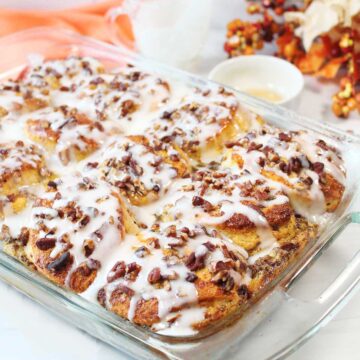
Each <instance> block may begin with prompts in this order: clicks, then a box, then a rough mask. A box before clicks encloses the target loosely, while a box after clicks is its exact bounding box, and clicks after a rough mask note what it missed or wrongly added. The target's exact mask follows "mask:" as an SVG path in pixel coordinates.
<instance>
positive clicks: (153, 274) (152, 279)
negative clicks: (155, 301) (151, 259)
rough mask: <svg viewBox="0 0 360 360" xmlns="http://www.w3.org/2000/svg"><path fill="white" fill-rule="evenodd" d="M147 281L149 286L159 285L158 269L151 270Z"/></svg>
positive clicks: (159, 274)
mask: <svg viewBox="0 0 360 360" xmlns="http://www.w3.org/2000/svg"><path fill="white" fill-rule="evenodd" d="M147 280H148V282H149V283H150V284H151V285H154V284H157V283H159V282H160V281H161V280H162V276H161V271H160V268H159V267H155V268H153V269H152V270H151V271H150V272H149V275H148V278H147Z"/></svg>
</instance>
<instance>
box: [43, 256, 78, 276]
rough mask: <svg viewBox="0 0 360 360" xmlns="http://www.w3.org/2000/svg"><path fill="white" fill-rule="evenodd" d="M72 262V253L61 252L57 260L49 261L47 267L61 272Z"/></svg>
mask: <svg viewBox="0 0 360 360" xmlns="http://www.w3.org/2000/svg"><path fill="white" fill-rule="evenodd" d="M70 262H72V257H71V255H70V253H69V252H68V251H67V252H65V253H63V254H61V255H60V256H59V257H58V258H57V259H56V260H54V261H52V262H51V263H49V264H48V265H47V266H46V268H47V269H48V270H49V271H53V272H59V271H61V270H63V269H64V268H65V267H66V266H67V265H68V264H69V263H70Z"/></svg>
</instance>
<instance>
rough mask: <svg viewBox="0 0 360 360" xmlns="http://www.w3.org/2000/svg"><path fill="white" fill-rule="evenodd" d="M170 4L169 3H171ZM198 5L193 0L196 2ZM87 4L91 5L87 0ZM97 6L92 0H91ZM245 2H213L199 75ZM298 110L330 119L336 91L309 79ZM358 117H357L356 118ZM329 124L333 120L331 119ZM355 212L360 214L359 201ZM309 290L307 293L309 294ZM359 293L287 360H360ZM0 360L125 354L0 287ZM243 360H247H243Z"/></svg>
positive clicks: (359, 237) (327, 271)
mask: <svg viewBox="0 0 360 360" xmlns="http://www.w3.org/2000/svg"><path fill="white" fill-rule="evenodd" d="M169 1H170V0H169ZM194 1H196V0H194ZM84 2H85V0H80V1H79V0H72V1H69V0H61V1H57V0H52V1H50V2H49V1H48V2H47V3H48V4H50V3H51V7H57V6H63V5H70V4H74V5H75V4H77V3H84ZM90 2H91V1H90ZM92 2H95V1H92ZM242 3H243V0H215V9H214V18H213V21H212V26H211V31H210V34H209V40H208V42H207V43H206V45H205V47H204V51H203V56H202V61H201V62H200V63H199V67H198V69H197V72H198V73H199V74H201V75H202V76H206V73H207V72H208V71H209V70H210V69H211V67H212V66H214V65H215V64H216V63H217V62H219V61H221V60H222V59H224V58H225V54H224V53H223V51H222V44H223V40H224V32H225V24H226V23H227V22H228V21H229V20H231V19H233V18H234V17H236V16H243V15H242V14H243V11H244V10H243V5H242ZM23 4H25V6H26V7H31V6H33V5H36V6H41V5H43V4H44V1H42V0H37V1H34V0H27V1H20V0H0V5H1V6H5V5H6V6H10V5H13V6H15V5H16V6H21V5H23ZM306 84H307V85H306V89H305V91H304V93H303V94H302V97H301V99H300V103H299V106H298V109H296V110H297V111H299V112H301V113H302V114H304V115H307V116H309V117H312V118H316V119H322V121H324V119H327V118H332V117H331V114H330V112H329V107H328V104H329V103H330V94H331V93H332V92H333V91H334V89H335V87H333V86H331V85H323V86H322V85H320V84H319V83H318V82H316V81H314V80H312V79H307V80H306ZM357 117H358V116H357ZM332 121H333V120H332ZM354 124H355V125H356V126H357V127H360V119H358V122H356V121H355V120H353V121H345V122H338V124H337V125H339V126H341V127H351V126H353V125H354ZM354 208H355V209H357V210H360V201H358V202H357V203H356V204H355V206H354ZM359 243H360V226H355V225H354V226H352V227H351V228H350V229H349V230H348V231H346V232H345V233H344V235H343V236H341V237H340V238H339V239H337V241H336V243H335V244H334V245H332V246H331V248H330V249H329V250H328V251H327V252H326V254H324V255H323V257H322V258H321V259H320V261H319V262H318V263H317V264H316V265H315V266H314V267H313V268H312V269H311V270H310V272H309V273H308V274H307V275H306V276H305V277H304V278H303V280H302V282H301V283H299V284H297V287H298V291H297V293H299V294H301V293H302V291H301V289H302V288H305V284H306V288H307V291H308V293H309V294H313V295H318V294H319V293H320V292H321V290H322V289H323V288H324V287H325V286H326V284H328V283H329V282H331V280H332V279H333V278H334V276H335V275H336V274H337V272H338V271H339V269H341V267H342V266H344V264H345V263H346V262H347V261H348V260H349V259H350V258H351V256H352V255H353V254H354V253H355V251H356V250H358V249H359ZM309 289H310V291H309ZM359 340H360V293H359V292H358V293H357V294H356V295H355V296H354V297H353V298H352V300H351V301H350V302H349V304H348V305H347V306H346V307H345V308H344V309H343V310H342V311H341V312H340V313H339V314H338V315H337V316H336V317H335V318H334V319H333V320H332V321H331V322H330V324H328V325H327V326H326V327H325V328H324V329H322V330H321V331H320V332H319V333H318V334H317V335H316V336H315V337H314V338H312V339H311V340H310V341H309V342H308V343H306V344H305V345H304V346H303V347H302V348H301V349H300V350H298V351H297V352H296V353H295V354H293V355H292V356H291V357H290V359H291V360H312V359H317V360H339V359H341V360H358V359H360V341H359ZM0 359H1V360H23V359H27V360H57V359H59V360H64V359H77V360H100V359H101V360H110V359H111V360H117V359H124V355H122V354H120V353H119V352H118V351H115V350H113V349H112V348H111V347H109V346H107V345H105V344H103V343H101V342H99V341H97V340H96V339H94V338H92V337H90V336H88V335H86V334H85V333H83V332H81V331H79V330H77V329H75V328H74V327H72V326H71V325H69V324H67V323H66V322H64V321H62V320H60V319H59V318H57V317H56V316H55V315H53V314H51V313H49V312H48V311H46V310H45V309H44V308H42V307H41V306H40V305H38V304H36V303H35V302H33V301H31V300H29V299H27V298H26V297H24V296H23V295H21V294H19V293H18V292H17V291H16V290H14V289H12V288H10V287H9V286H7V285H5V284H3V283H0ZM244 360H246V359H244Z"/></svg>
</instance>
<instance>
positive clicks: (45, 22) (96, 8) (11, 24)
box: [0, 0, 132, 42]
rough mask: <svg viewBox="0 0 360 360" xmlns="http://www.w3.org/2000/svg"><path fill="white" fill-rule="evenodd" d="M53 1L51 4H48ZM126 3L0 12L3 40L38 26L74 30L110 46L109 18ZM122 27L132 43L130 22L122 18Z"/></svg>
mask: <svg viewBox="0 0 360 360" xmlns="http://www.w3.org/2000/svg"><path fill="white" fill-rule="evenodd" d="M47 1H51V0H47ZM121 3H122V0H107V1H104V2H101V3H98V4H95V5H89V6H82V7H77V8H72V9H65V10H59V11H53V10H51V11H47V10H38V11H32V10H18V9H5V8H0V36H4V35H8V34H11V33H13V32H16V31H20V30H25V29H28V28H31V27H37V26H55V27H61V28H66V29H70V30H73V31H76V32H78V33H80V34H83V35H86V36H91V37H94V38H96V39H99V40H103V41H108V42H110V33H109V29H108V27H107V24H106V20H105V14H106V12H107V11H108V10H109V9H110V8H112V7H116V6H119V5H120V4H121ZM117 24H118V26H121V27H122V30H123V31H125V32H126V34H127V35H128V36H129V39H132V32H131V26H130V24H129V20H128V19H127V18H125V17H120V18H119V19H118V21H117Z"/></svg>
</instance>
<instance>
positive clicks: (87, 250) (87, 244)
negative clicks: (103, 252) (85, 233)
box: [82, 239, 95, 257]
mask: <svg viewBox="0 0 360 360" xmlns="http://www.w3.org/2000/svg"><path fill="white" fill-rule="evenodd" d="M82 247H83V252H84V255H85V256H86V257H89V256H90V255H91V254H92V253H93V252H94V250H95V243H94V242H93V241H92V240H91V239H86V240H84V242H83V245H82Z"/></svg>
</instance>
